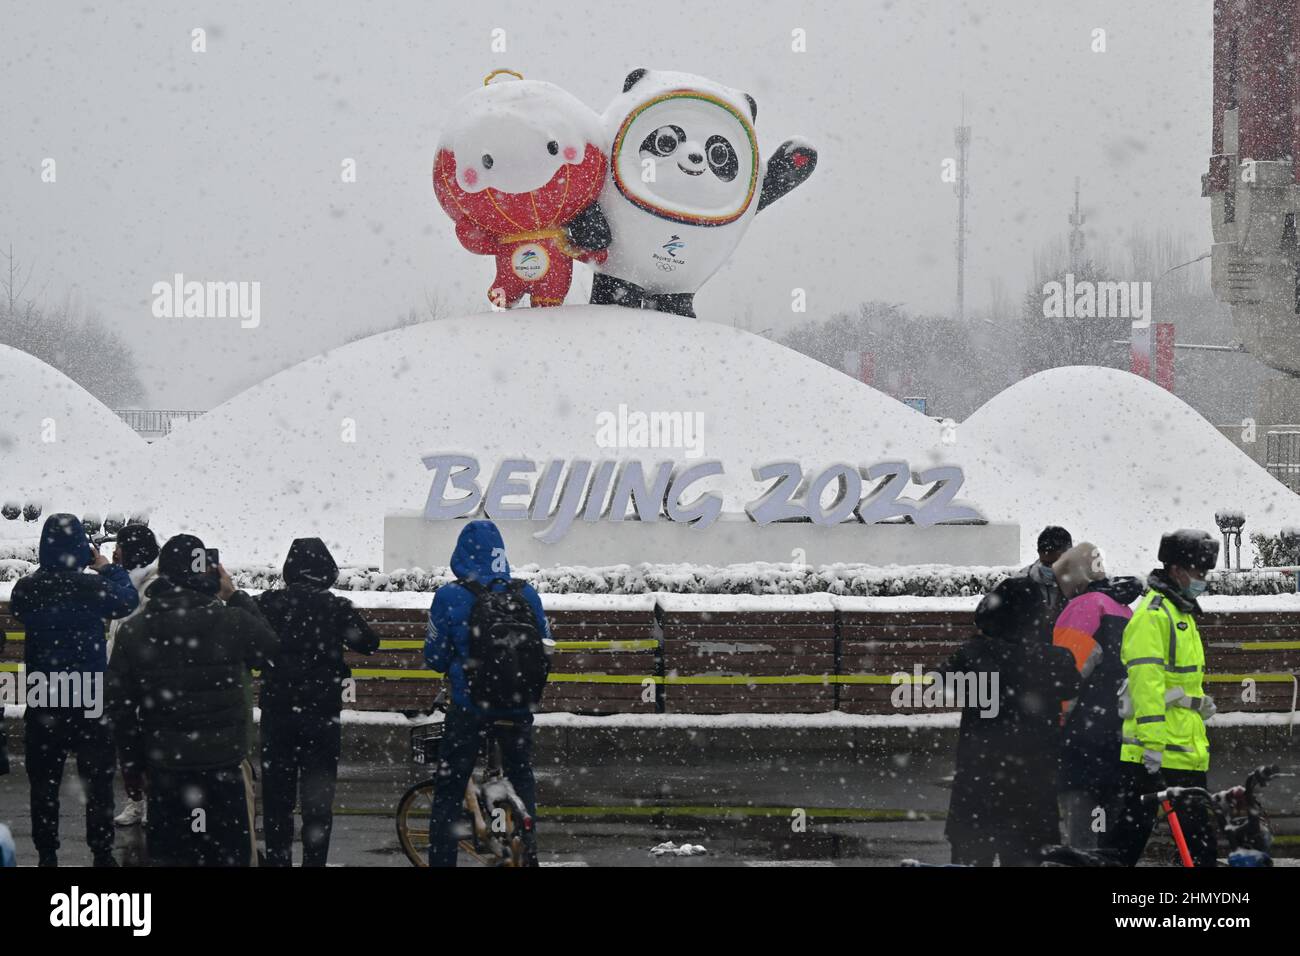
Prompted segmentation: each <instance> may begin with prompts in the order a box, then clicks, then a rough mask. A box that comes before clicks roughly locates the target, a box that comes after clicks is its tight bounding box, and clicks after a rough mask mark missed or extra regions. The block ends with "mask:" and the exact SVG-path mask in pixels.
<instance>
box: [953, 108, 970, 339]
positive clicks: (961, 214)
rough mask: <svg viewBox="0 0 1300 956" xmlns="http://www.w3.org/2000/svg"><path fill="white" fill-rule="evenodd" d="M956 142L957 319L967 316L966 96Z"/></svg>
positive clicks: (968, 190)
mask: <svg viewBox="0 0 1300 956" xmlns="http://www.w3.org/2000/svg"><path fill="white" fill-rule="evenodd" d="M954 142H955V143H956V145H957V182H956V183H954V184H953V192H955V193H956V194H957V321H958V322H960V321H962V320H963V319H964V318H966V197H967V196H969V195H970V186H969V184H968V183H967V181H966V161H967V158H968V156H969V155H970V127H969V126H967V125H966V97H964V96H963V97H962V99H961V125H960V126H958V127H957V131H956V136H955V137H954Z"/></svg>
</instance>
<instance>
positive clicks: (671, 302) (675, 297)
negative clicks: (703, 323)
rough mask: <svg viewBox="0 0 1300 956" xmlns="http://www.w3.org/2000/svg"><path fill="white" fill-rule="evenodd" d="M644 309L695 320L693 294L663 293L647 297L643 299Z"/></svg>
mask: <svg viewBox="0 0 1300 956" xmlns="http://www.w3.org/2000/svg"><path fill="white" fill-rule="evenodd" d="M645 308H647V309H654V310H655V311H656V312H670V313H672V314H673V315H680V316H683V317H685V318H688V319H693V318H695V293H694V292H664V293H662V294H660V295H648V296H646V297H645Z"/></svg>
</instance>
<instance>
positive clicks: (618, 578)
mask: <svg viewBox="0 0 1300 956" xmlns="http://www.w3.org/2000/svg"><path fill="white" fill-rule="evenodd" d="M33 551H34V548H33V547H31V546H27V549H26V551H23V549H22V547H16V546H13V545H11V544H9V543H5V542H0V582H6V581H16V580H17V579H18V578H20V577H22V576H23V575H25V574H30V573H31V572H32V571H34V570H36V564H35V560H36V555H35V554H34V553H32V552H33ZM1014 570H1015V569H1014V568H1010V567H953V566H950V565H939V564H927V565H910V566H895V567H880V566H877V565H868V564H832V565H820V566H819V565H808V564H766V563H753V564H733V565H727V566H723V567H714V566H710V565H697V564H635V565H628V564H618V565H611V566H608V567H590V568H589V567H560V568H539V567H537V566H536V565H525V566H523V567H517V568H515V569H514V573H515V575H516V576H517V577H520V578H523V579H524V580H526V581H529V582H530V583H531V584H532V585H533V586H534V587H535V588H537V590H538V591H541V592H543V593H546V594H649V593H654V592H659V593H669V594H835V595H841V596H845V597H903V596H910V597H971V596H973V595H978V594H984V593H985V592H987V591H989V590H991V589H992V588H993V587H994V586H995V585H996V584H997V583H998V582H999V581H1001V580H1002V579H1003V578H1005V577H1007V576H1008V575H1010V574H1011V573H1012V572H1013V571H1014ZM230 572H231V577H232V578H233V580H234V582H235V585H236V586H237V587H241V588H247V589H249V590H256V591H265V590H269V589H271V588H277V587H282V586H283V580H282V578H281V576H280V569H279V568H278V567H272V566H269V565H263V566H245V567H232V568H231V569H230ZM454 579H455V575H453V574H452V573H451V569H450V568H446V567H436V568H432V569H430V570H424V569H421V568H410V569H407V570H398V571H380V570H378V569H376V568H355V567H354V568H343V569H342V571H341V572H340V573H339V581H338V585H337V587H338V588H339V589H340V590H344V591H388V592H394V591H406V592H432V591H436V590H437V589H438V588H440V587H441V586H442V585H444V584H447V583H449V582H450V581H453V580H454ZM1294 591H1295V579H1294V577H1293V576H1292V574H1291V572H1290V570H1283V569H1280V568H1253V569H1251V570H1249V571H1212V572H1211V573H1210V588H1209V593H1210V594H1232V595H1267V594H1289V593H1292V592H1294Z"/></svg>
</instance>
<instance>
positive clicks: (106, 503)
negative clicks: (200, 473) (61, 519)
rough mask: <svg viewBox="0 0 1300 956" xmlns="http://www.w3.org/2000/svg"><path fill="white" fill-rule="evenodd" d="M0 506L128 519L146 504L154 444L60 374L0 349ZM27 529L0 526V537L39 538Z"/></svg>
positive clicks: (3, 523) (6, 524)
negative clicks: (143, 492)
mask: <svg viewBox="0 0 1300 956" xmlns="http://www.w3.org/2000/svg"><path fill="white" fill-rule="evenodd" d="M0 394H2V395H4V397H5V398H4V400H5V409H4V414H3V415H0V499H3V500H4V501H15V502H17V503H19V504H25V503H27V502H29V501H39V502H40V503H41V504H42V505H43V507H44V510H45V513H46V514H49V513H52V512H54V511H70V512H74V513H76V514H78V515H80V514H83V513H85V512H87V511H94V512H98V513H100V514H101V515H102V514H104V513H106V512H108V511H110V510H118V511H123V512H129V511H132V510H134V509H135V508H136V507H137V506H138V505H139V504H140V498H139V497H138V496H137V491H138V488H139V484H140V482H139V477H138V476H139V474H140V469H141V468H142V467H144V466H145V456H146V455H147V454H148V452H149V445H148V444H147V443H146V442H145V441H144V439H142V438H141V437H140V436H139V435H137V434H136V433H135V432H134V431H132V430H131V428H130V427H129V426H127V424H126V423H125V422H123V421H122V420H121V419H120V418H119V417H118V416H117V415H115V414H114V413H113V412H112V411H111V410H109V409H108V408H106V407H105V406H104V404H103V403H102V402H100V401H99V399H97V398H95V397H94V396H93V395H91V394H90V393H89V392H87V391H86V390H85V389H84V388H82V387H81V386H80V385H78V384H77V383H76V382H74V381H72V379H70V378H68V377H67V376H66V375H64V374H63V373H62V372H59V371H58V370H56V369H54V368H52V367H51V366H49V365H47V364H45V363H44V362H42V361H41V360H40V359H37V358H34V357H33V356H31V355H29V354H27V353H26V352H23V351H20V350H19V349H15V348H11V347H10V346H7V345H0ZM37 531H38V529H37V528H36V527H34V526H33V525H31V524H28V523H27V522H22V521H19V522H11V521H0V536H2V537H12V536H15V535H25V536H28V537H35V535H36V534H37Z"/></svg>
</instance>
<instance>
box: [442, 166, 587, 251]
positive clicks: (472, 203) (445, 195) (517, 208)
mask: <svg viewBox="0 0 1300 956" xmlns="http://www.w3.org/2000/svg"><path fill="white" fill-rule="evenodd" d="M570 149H572V150H573V153H574V156H575V157H576V156H577V155H578V150H577V149H576V147H566V148H565V153H566V156H567V153H568V151H569V150H570ZM605 166H606V164H605V156H604V154H603V153H602V152H601V151H600V150H599V149H597V148H596V147H595V146H592V145H590V144H588V145H587V148H586V150H585V154H584V155H583V156H582V162H580V163H578V164H577V165H565V166H561V167H560V168H559V169H557V170H556V171H555V175H553V176H552V177H551V178H550V180H549V181H548V182H547V183H546V184H545V185H542V186H540V187H538V188H537V189H534V190H533V191H532V192H525V193H503V192H501V191H499V190H497V189H493V188H491V187H489V188H487V189H483V190H481V191H479V192H476V193H470V192H466V191H465V189H464V187H462V186H461V183H460V182H457V170H456V159H455V157H454V156H453V155H452V153H451V151H450V150H442V151H441V152H439V153H438V157H437V161H436V162H435V164H434V174H433V188H434V192H435V193H436V194H437V197H438V201H439V202H440V203H441V204H442V208H443V209H444V210H446V212H447V215H449V216H450V217H451V218H452V219H453V220H455V221H456V222H460V221H461V220H462V219H468V220H469V221H470V222H472V223H473V224H474V225H475V226H477V227H478V228H479V229H481V230H483V231H484V232H486V233H488V234H489V235H495V236H509V235H519V234H522V233H527V232H532V231H537V230H545V229H556V228H560V227H563V226H564V225H565V224H566V223H568V222H569V220H571V219H572V218H573V217H574V216H576V215H577V214H578V213H579V212H581V211H582V210H583V209H585V208H586V207H587V206H588V205H590V204H591V203H592V202H594V201H595V199H596V196H597V195H599V193H600V188H601V186H602V185H603V183H604V179H605ZM459 175H460V179H461V181H462V182H464V183H465V184H467V185H469V186H473V185H474V184H475V182H476V181H477V179H478V171H477V170H476V169H474V168H472V167H471V168H466V169H464V170H462V171H460V173H459Z"/></svg>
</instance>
